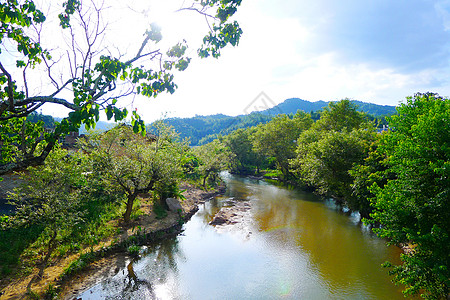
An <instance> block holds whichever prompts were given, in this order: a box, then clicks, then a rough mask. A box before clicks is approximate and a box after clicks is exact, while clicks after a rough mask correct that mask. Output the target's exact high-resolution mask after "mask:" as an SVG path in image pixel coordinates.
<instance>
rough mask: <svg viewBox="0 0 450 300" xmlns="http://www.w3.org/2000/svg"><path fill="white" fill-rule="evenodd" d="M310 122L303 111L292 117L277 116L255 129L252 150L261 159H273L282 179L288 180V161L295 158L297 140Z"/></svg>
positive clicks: (309, 117) (308, 116)
mask: <svg viewBox="0 0 450 300" xmlns="http://www.w3.org/2000/svg"><path fill="white" fill-rule="evenodd" d="M312 122H313V121H312V119H311V116H310V115H309V114H306V113H304V112H303V111H298V112H297V114H296V115H295V116H293V117H289V116H287V115H284V114H282V115H278V116H276V117H274V118H273V119H272V120H271V121H270V122H268V123H266V124H263V125H259V126H258V127H257V130H256V132H255V133H254V135H253V145H254V149H255V151H256V152H257V153H258V154H259V155H260V156H262V157H274V158H275V160H276V163H277V167H278V169H279V170H280V171H281V172H282V173H283V176H284V179H288V178H289V176H290V171H289V159H292V158H294V157H295V149H296V146H297V144H296V142H297V139H298V137H299V136H300V133H302V132H303V131H304V130H307V129H308V128H309V127H310V126H311V124H312Z"/></svg>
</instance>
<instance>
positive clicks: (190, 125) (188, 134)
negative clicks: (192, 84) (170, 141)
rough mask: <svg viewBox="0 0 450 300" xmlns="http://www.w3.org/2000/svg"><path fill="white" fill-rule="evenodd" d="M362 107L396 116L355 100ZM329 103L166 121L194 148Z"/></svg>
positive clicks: (295, 101)
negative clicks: (234, 132) (277, 116)
mask: <svg viewBox="0 0 450 300" xmlns="http://www.w3.org/2000/svg"><path fill="white" fill-rule="evenodd" d="M351 102H352V103H354V104H356V105H357V106H358V110H359V111H362V112H366V113H368V114H370V115H373V116H375V117H379V116H385V115H391V114H395V106H388V105H378V104H373V103H366V102H361V101H356V100H352V101H351ZM329 103H330V101H329V102H325V101H317V102H310V101H306V100H302V99H299V98H290V99H287V100H285V101H284V102H282V103H280V104H278V105H276V106H274V107H272V108H269V109H266V110H263V111H259V112H252V113H250V114H247V115H239V116H235V117H232V116H226V115H223V114H216V115H210V116H195V117H191V118H169V119H166V120H164V121H165V123H166V124H168V125H170V126H173V127H174V129H175V131H177V132H178V133H180V136H181V138H189V139H190V142H191V145H193V146H195V145H199V144H203V143H207V142H210V141H212V140H213V139H214V138H216V137H217V135H219V134H222V135H226V134H228V133H230V132H232V131H234V130H236V129H238V128H248V127H251V126H256V125H258V124H261V123H267V122H269V121H270V120H271V119H272V118H273V117H274V116H276V115H279V114H295V113H296V112H297V111H298V110H303V111H304V112H307V113H310V112H317V111H320V110H321V109H323V108H324V107H327V106H328V104H329Z"/></svg>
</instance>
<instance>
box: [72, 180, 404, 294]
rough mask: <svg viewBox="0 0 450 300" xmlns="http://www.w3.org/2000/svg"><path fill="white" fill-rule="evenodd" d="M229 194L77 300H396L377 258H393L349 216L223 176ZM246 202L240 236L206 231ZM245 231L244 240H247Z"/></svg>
mask: <svg viewBox="0 0 450 300" xmlns="http://www.w3.org/2000/svg"><path fill="white" fill-rule="evenodd" d="M225 180H226V181H227V186H228V190H227V193H226V194H225V195H224V196H223V197H219V198H216V199H214V200H211V201H210V202H207V203H205V204H204V205H202V206H201V207H200V210H199V212H198V213H197V214H196V215H195V216H194V217H193V218H192V219H191V221H189V222H188V223H187V224H186V225H185V232H184V234H182V235H180V236H178V237H177V238H174V239H171V240H167V241H164V242H163V243H160V244H157V245H154V246H153V247H150V248H149V249H148V251H147V253H145V255H144V257H143V258H142V259H140V260H138V261H136V262H130V263H129V264H128V265H127V267H126V268H124V269H123V270H122V271H121V272H118V273H117V274H116V275H115V276H114V277H112V278H109V279H106V280H104V281H103V282H102V283H101V284H99V285H97V286H95V287H93V288H91V289H90V290H88V291H86V292H85V293H83V294H81V295H80V296H79V297H81V298H82V299H222V298H223V299H279V298H283V299H404V298H403V296H402V295H401V293H400V292H399V291H398V288H397V287H395V286H394V285H393V284H392V283H390V278H389V277H388V276H387V274H386V270H383V269H382V268H381V267H380V264H381V263H382V262H384V261H385V260H388V259H389V260H391V261H392V260H394V259H396V258H397V256H398V254H399V250H398V249H397V248H395V247H386V246H385V244H384V241H382V240H379V239H377V238H376V237H374V236H373V235H372V234H370V233H369V232H368V231H367V230H366V231H364V230H361V228H359V227H358V226H356V225H355V223H357V221H356V220H357V218H358V216H357V215H353V216H352V215H350V216H349V215H348V214H347V215H346V214H343V213H339V210H338V209H337V208H336V207H333V206H332V205H331V203H324V202H323V201H322V200H321V199H319V198H317V197H315V196H314V195H312V194H309V193H302V192H298V191H295V190H289V189H284V188H281V187H277V186H274V185H272V184H268V183H266V182H263V181H256V180H252V179H242V178H236V177H233V176H230V175H226V176H225ZM239 200H245V201H250V203H251V204H252V208H251V210H250V211H249V214H250V217H251V218H250V220H251V221H250V222H249V223H248V224H246V226H247V227H246V228H244V229H243V230H244V231H245V232H244V234H242V228H241V229H240V232H233V231H228V232H221V231H218V230H216V229H215V228H214V227H212V226H210V225H208V223H209V222H210V221H211V220H212V218H213V217H214V215H215V214H216V213H217V212H218V211H219V210H220V208H221V207H223V206H227V205H229V202H230V201H239ZM246 231H248V232H252V234H251V235H246Z"/></svg>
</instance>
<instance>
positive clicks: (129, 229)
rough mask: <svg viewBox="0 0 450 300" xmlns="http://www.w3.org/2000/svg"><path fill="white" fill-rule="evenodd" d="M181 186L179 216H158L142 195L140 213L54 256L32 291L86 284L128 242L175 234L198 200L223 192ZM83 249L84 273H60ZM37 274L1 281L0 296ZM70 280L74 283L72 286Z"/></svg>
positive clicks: (16, 292)
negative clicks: (88, 244)
mask: <svg viewBox="0 0 450 300" xmlns="http://www.w3.org/2000/svg"><path fill="white" fill-rule="evenodd" d="M180 188H181V189H182V190H185V192H184V193H183V195H184V197H185V198H186V199H185V200H184V201H181V205H182V207H183V210H184V213H183V214H182V215H181V216H180V214H179V213H178V212H170V211H169V212H168V215H167V217H165V218H163V219H157V218H156V215H155V213H154V212H152V205H151V201H149V200H150V199H148V198H146V197H145V195H144V196H143V197H141V207H140V210H141V212H142V214H141V215H140V216H138V217H137V218H136V219H135V220H133V221H132V222H131V223H130V224H123V223H121V222H120V221H119V220H115V221H114V223H115V224H114V226H115V227H116V228H117V232H118V234H117V235H115V236H113V237H110V238H108V239H106V240H103V241H101V242H100V243H99V244H98V245H97V246H95V247H93V248H92V249H91V248H86V249H82V250H81V251H80V252H79V253H77V254H72V255H69V256H66V257H62V258H55V259H54V260H53V261H52V262H51V264H50V265H49V266H48V267H47V268H46V269H45V271H44V275H43V277H42V278H41V279H40V280H38V281H35V282H34V283H33V284H31V290H32V291H33V293H35V294H36V295H42V294H43V293H45V292H46V291H49V289H55V290H58V291H59V290H60V291H61V294H70V293H71V291H73V290H80V289H82V288H83V285H84V284H86V283H85V281H84V280H87V279H88V278H86V274H87V273H89V272H90V271H91V272H92V273H93V278H94V279H95V273H96V272H102V267H105V266H108V267H109V266H111V265H112V264H111V263H112V261H114V260H117V258H118V257H120V253H123V252H125V251H126V249H127V247H128V245H131V244H138V245H139V244H145V243H149V242H151V241H154V240H158V239H163V238H166V237H168V236H173V235H176V234H178V233H179V232H180V231H181V227H182V224H183V223H184V222H186V221H187V220H188V219H189V218H190V217H191V216H192V215H193V214H194V213H195V212H196V211H197V210H198V204H200V203H202V202H203V201H206V200H208V199H210V198H212V197H214V196H216V195H219V194H221V193H223V192H224V189H219V191H214V192H205V191H203V190H200V189H198V188H195V187H193V186H191V185H188V184H186V185H184V186H181V187H180ZM91 250H92V251H91ZM86 253H90V254H91V253H92V255H90V257H91V258H93V259H92V260H93V261H92V262H90V263H89V264H88V265H87V266H86V268H84V269H83V274H84V275H83V276H80V272H76V273H75V274H73V275H70V276H65V277H62V275H63V274H64V271H65V270H66V269H67V268H68V267H69V266H70V265H71V264H72V263H73V262H76V261H77V260H79V258H80V256H81V255H82V254H86ZM37 274H38V268H37V267H36V268H35V269H34V270H33V271H32V272H31V273H30V274H29V275H27V276H26V277H23V278H19V279H15V280H10V281H9V282H7V283H3V284H2V285H3V286H2V287H1V296H0V299H21V298H23V297H24V296H26V294H27V290H28V289H27V286H28V285H29V283H30V281H31V280H32V279H33V278H34V277H35V276H36V275H37ZM80 279H84V280H80ZM73 283H74V284H76V286H73Z"/></svg>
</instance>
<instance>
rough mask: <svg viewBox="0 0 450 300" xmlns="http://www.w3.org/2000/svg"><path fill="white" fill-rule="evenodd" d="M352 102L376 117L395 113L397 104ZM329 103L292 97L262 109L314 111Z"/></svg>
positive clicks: (267, 112)
mask: <svg viewBox="0 0 450 300" xmlns="http://www.w3.org/2000/svg"><path fill="white" fill-rule="evenodd" d="M351 102H352V103H353V104H356V105H357V107H358V110H359V111H362V112H365V113H368V114H369V115H373V116H375V117H377V116H385V115H392V114H395V106H389V105H378V104H373V103H367V102H362V101H357V100H351ZM329 103H330V102H325V101H317V102H309V101H306V100H302V99H299V98H290V99H286V100H285V101H284V102H282V103H280V104H278V105H276V106H274V107H273V108H270V109H267V110H265V111H262V112H261V113H263V114H269V115H277V114H280V113H283V114H295V113H296V112H297V110H303V111H304V112H314V111H318V110H321V109H323V108H324V107H327V106H328V104H329Z"/></svg>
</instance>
